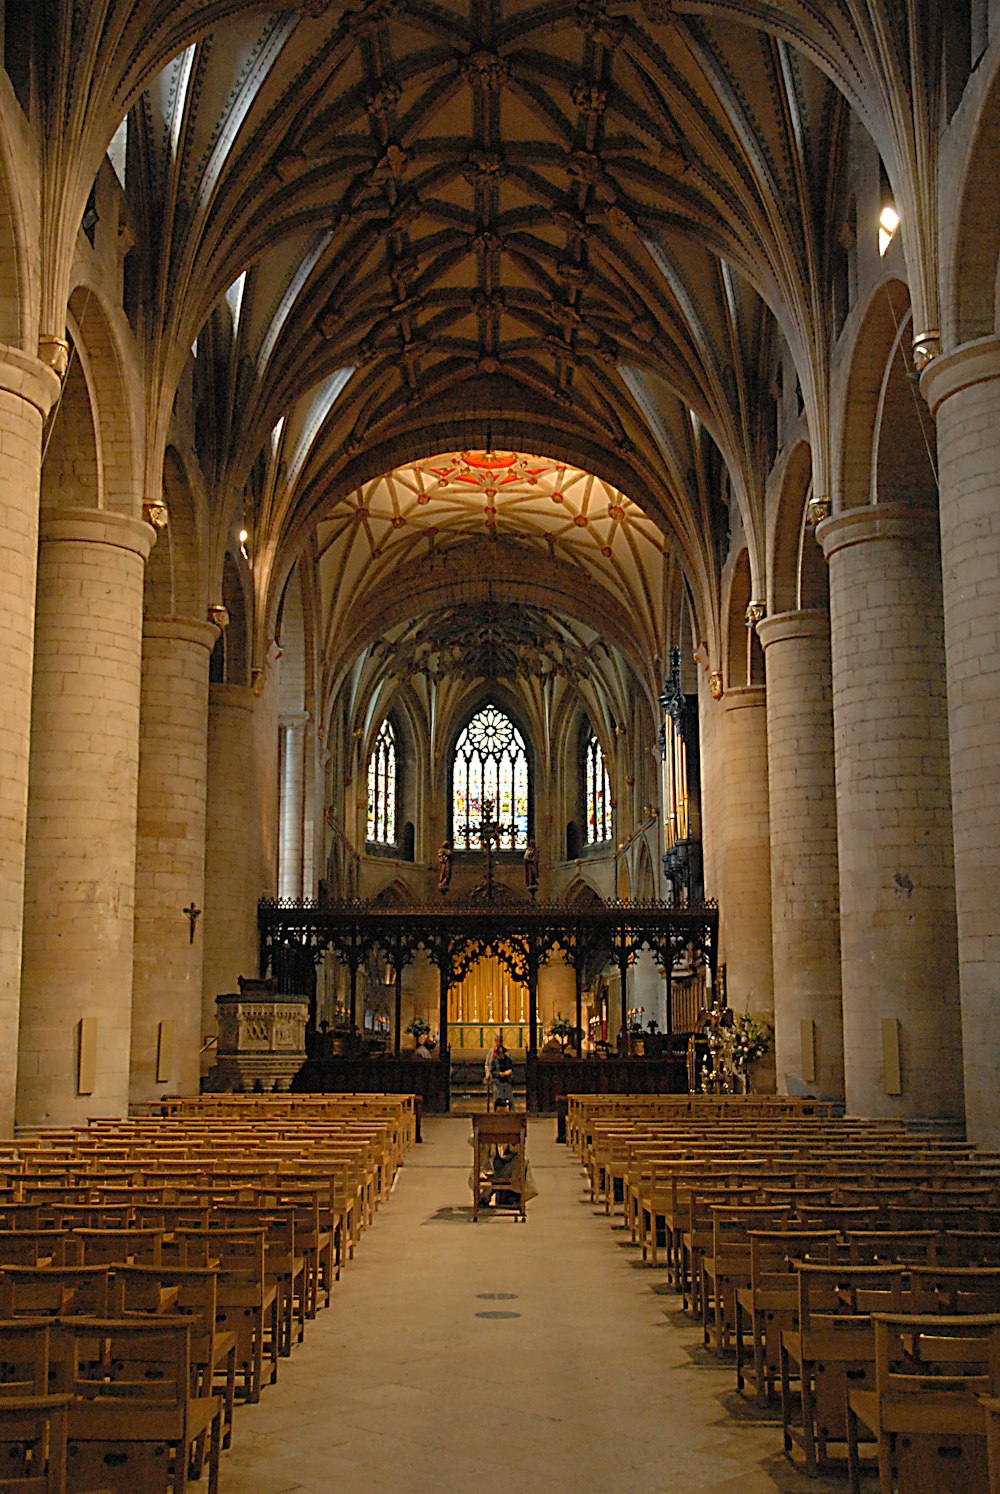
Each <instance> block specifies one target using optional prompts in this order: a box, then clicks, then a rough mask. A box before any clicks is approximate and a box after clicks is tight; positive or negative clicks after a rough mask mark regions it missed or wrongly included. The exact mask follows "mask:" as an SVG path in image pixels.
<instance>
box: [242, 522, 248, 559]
mask: <svg viewBox="0 0 1000 1494" xmlns="http://www.w3.org/2000/svg"><path fill="white" fill-rule="evenodd" d="M249 538H250V536H249V534H248V533H247V531H246V530H245V529H241V530H240V554H241V555H242V556H243V559H244V560H249V559H250V555H249V553H248V551H247V540H248V539H249Z"/></svg>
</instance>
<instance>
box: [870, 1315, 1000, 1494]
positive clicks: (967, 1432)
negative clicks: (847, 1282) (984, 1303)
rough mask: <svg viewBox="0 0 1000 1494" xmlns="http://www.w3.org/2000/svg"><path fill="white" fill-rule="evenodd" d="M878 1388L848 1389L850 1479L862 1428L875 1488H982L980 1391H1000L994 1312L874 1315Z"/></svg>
mask: <svg viewBox="0 0 1000 1494" xmlns="http://www.w3.org/2000/svg"><path fill="white" fill-rule="evenodd" d="M873 1323H874V1328H875V1388H874V1389H873V1390H861V1389H852V1390H849V1391H848V1395H847V1447H848V1478H849V1482H850V1487H851V1490H852V1494H860V1489H861V1482H860V1456H859V1448H858V1443H859V1436H860V1428H861V1427H865V1428H866V1429H867V1430H868V1431H869V1433H870V1435H871V1438H872V1439H873V1440H874V1441H876V1442H877V1444H878V1466H879V1489H880V1491H881V1494H894V1491H898V1494H954V1491H956V1490H961V1491H962V1494H988V1490H989V1475H988V1472H987V1457H986V1425H985V1421H984V1416H983V1408H982V1405H981V1403H980V1397H982V1396H995V1395H996V1394H997V1391H998V1390H1000V1314H997V1313H989V1314H985V1315H979V1314H976V1315H971V1316H965V1315H957V1316H956V1315H951V1314H934V1313H923V1314H919V1313H875V1314H873Z"/></svg>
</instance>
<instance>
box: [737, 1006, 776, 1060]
mask: <svg viewBox="0 0 1000 1494" xmlns="http://www.w3.org/2000/svg"><path fill="white" fill-rule="evenodd" d="M773 1041H774V1025H773V1023H771V1022H770V1021H769V1020H768V1018H767V1017H754V1016H751V1014H750V1013H749V1012H738V1013H737V1014H736V1016H735V1017H734V1018H733V1036H732V1050H731V1051H732V1055H733V1068H734V1069H745V1068H746V1067H747V1064H751V1063H753V1061H754V1059H755V1058H763V1057H764V1055H765V1053H770V1051H771V1044H772V1042H773Z"/></svg>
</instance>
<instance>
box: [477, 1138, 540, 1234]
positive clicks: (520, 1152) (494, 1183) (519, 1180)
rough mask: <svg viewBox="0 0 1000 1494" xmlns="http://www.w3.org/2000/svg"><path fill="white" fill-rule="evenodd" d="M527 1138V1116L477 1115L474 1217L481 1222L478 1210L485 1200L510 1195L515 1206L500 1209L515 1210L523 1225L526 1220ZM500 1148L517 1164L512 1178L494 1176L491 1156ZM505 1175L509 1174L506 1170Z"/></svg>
mask: <svg viewBox="0 0 1000 1494" xmlns="http://www.w3.org/2000/svg"><path fill="white" fill-rule="evenodd" d="M527 1135H528V1117H527V1116H526V1115H515V1114H514V1113H513V1112H511V1111H494V1112H493V1113H492V1114H491V1115H474V1116H473V1117H472V1156H473V1163H472V1217H473V1219H474V1220H477V1219H478V1218H479V1210H480V1207H481V1203H482V1199H483V1197H484V1196H485V1197H487V1199H493V1198H495V1196H496V1194H497V1193H500V1192H502V1193H507V1194H512V1195H514V1196H515V1199H516V1202H515V1203H514V1204H512V1205H509V1206H508V1205H500V1207H509V1208H512V1209H513V1211H514V1213H515V1215H516V1216H517V1218H518V1219H519V1220H520V1221H521V1223H524V1221H525V1220H526V1218H527V1213H526V1209H525V1196H524V1195H525V1189H526V1179H527V1167H528V1159H527ZM500 1147H505V1148H507V1149H508V1150H509V1151H511V1152H512V1153H513V1155H514V1158H515V1163H514V1166H513V1168H512V1169H510V1174H509V1176H508V1175H505V1176H504V1177H502V1178H499V1179H498V1178H497V1176H496V1175H495V1172H494V1168H493V1163H492V1160H491V1154H493V1153H494V1151H495V1150H497V1151H498V1150H499V1148H500ZM505 1171H506V1170H505Z"/></svg>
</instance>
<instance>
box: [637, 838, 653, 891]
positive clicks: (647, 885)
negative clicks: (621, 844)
mask: <svg viewBox="0 0 1000 1494" xmlns="http://www.w3.org/2000/svg"><path fill="white" fill-rule="evenodd" d="M635 895H636V897H637V898H638V899H639V901H640V902H652V901H653V900H654V898H655V897H656V876H655V874H654V872H653V858H652V856H651V855H650V853H649V842H648V841H647V840H643V841H641V842H640V844H639V854H638V856H637V857H636V867H635Z"/></svg>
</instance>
